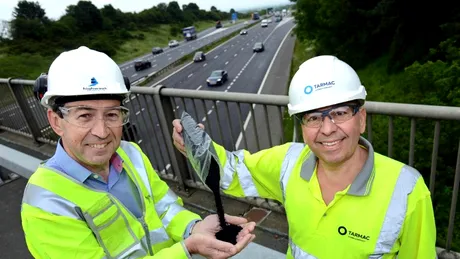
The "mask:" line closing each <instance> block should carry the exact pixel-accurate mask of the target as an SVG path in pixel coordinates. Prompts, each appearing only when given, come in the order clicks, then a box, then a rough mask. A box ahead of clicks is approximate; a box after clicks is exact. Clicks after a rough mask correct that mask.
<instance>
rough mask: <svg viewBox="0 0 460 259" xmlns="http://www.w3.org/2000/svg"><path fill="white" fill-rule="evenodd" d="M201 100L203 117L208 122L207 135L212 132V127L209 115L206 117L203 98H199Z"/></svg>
mask: <svg viewBox="0 0 460 259" xmlns="http://www.w3.org/2000/svg"><path fill="white" fill-rule="evenodd" d="M199 100H200V101H201V105H202V106H203V110H204V118H206V121H207V122H208V123H207V124H208V127H209V128H208V132H209V135H211V134H212V127H211V124H212V123H211V122H210V121H209V117H208V112H207V109H206V104H205V102H204V100H203V99H199Z"/></svg>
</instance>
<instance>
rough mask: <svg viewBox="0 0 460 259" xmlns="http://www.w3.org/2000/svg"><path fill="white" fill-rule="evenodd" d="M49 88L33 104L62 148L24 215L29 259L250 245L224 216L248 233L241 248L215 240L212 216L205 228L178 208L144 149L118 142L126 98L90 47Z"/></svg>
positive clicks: (38, 179) (180, 253)
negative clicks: (41, 107)
mask: <svg viewBox="0 0 460 259" xmlns="http://www.w3.org/2000/svg"><path fill="white" fill-rule="evenodd" d="M41 81H44V80H41ZM47 83H48V86H47V90H46V93H45V94H44V96H43V95H41V94H38V95H37V97H38V98H39V99H40V98H41V103H42V104H43V105H44V106H45V107H47V108H48V110H47V116H48V121H49V124H50V126H51V127H52V128H53V130H54V131H55V132H56V134H57V135H59V136H60V140H59V143H58V145H57V148H56V152H55V154H54V155H53V157H51V158H50V159H49V160H47V161H45V162H44V163H43V164H41V165H40V166H39V168H38V169H37V171H36V172H35V173H34V174H33V175H32V176H31V177H30V179H29V181H28V183H27V186H26V189H25V192H24V197H23V202H22V210H21V217H22V226H23V230H24V233H25V239H26V242H27V246H28V248H29V250H30V252H31V254H32V255H33V256H34V257H35V258H98V259H101V258H152V259H153V258H158V259H160V258H161V259H163V258H184V259H185V258H191V255H192V254H202V255H204V256H207V257H210V258H222V259H223V258H228V257H230V256H232V255H234V254H236V253H238V252H239V251H241V249H243V248H244V247H245V246H246V245H247V244H248V242H250V241H251V240H252V239H253V238H254V235H252V234H251V232H252V231H253V229H254V225H255V223H253V222H252V223H247V221H246V220H245V219H244V218H240V217H232V216H228V217H227V218H226V219H227V221H228V222H229V223H232V224H238V225H242V226H243V227H244V228H243V230H241V231H240V233H239V234H238V237H237V240H238V242H237V243H236V245H233V244H231V243H228V242H222V241H219V240H217V239H216V238H215V233H216V232H218V231H219V230H220V229H219V222H218V219H217V216H216V215H210V216H208V217H206V218H205V219H203V220H201V218H200V216H199V215H197V214H195V213H192V212H190V211H188V210H186V209H184V208H183V202H182V200H181V198H179V197H178V196H176V195H175V194H174V193H173V191H172V190H170V189H169V187H168V185H167V184H166V183H165V182H164V181H162V180H161V179H160V178H159V176H158V175H157V173H156V172H155V170H154V169H153V167H152V165H151V164H150V161H149V159H148V157H147V156H146V155H145V154H144V153H143V152H142V150H141V148H140V147H139V146H138V145H137V144H135V143H131V142H126V141H121V136H122V126H123V125H124V124H126V123H127V122H128V118H129V110H128V109H127V108H126V107H124V106H123V100H124V99H125V98H127V97H128V94H129V89H128V88H127V85H126V82H125V79H124V77H123V75H122V73H121V71H120V68H119V67H118V65H117V64H116V63H115V62H114V61H113V60H112V59H110V58H109V57H108V56H107V55H105V54H104V53H101V52H98V51H95V50H91V49H89V48H87V47H80V48H78V49H75V50H71V51H67V52H63V53H62V54H61V55H59V56H58V57H57V58H56V59H55V60H54V61H53V63H52V64H51V67H50V69H49V73H48V75H47ZM128 87H129V86H128ZM37 89H42V88H40V87H37Z"/></svg>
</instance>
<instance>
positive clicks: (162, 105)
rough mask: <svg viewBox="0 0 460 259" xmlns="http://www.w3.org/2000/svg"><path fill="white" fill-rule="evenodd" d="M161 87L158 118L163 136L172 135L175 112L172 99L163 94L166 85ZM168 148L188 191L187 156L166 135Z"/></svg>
mask: <svg viewBox="0 0 460 259" xmlns="http://www.w3.org/2000/svg"><path fill="white" fill-rule="evenodd" d="M157 87H158V88H160V89H159V91H158V92H159V94H158V95H154V96H153V98H154V101H155V107H156V108H157V109H156V111H157V114H158V120H159V122H160V127H161V130H162V131H163V136H168V135H170V132H172V124H171V121H173V120H174V112H173V110H172V106H171V100H170V99H169V98H168V97H162V96H161V88H163V87H164V86H161V85H160V86H157ZM165 143H166V148H167V150H168V153H169V157H170V158H171V165H172V168H173V171H174V172H176V176H177V178H178V181H179V185H180V186H179V188H181V189H182V190H184V191H187V186H186V185H185V180H186V179H187V175H188V174H187V173H188V171H187V165H186V161H185V158H184V157H183V156H182V154H181V153H180V152H179V151H178V150H177V149H176V148H174V145H173V143H172V140H171V138H167V137H165Z"/></svg>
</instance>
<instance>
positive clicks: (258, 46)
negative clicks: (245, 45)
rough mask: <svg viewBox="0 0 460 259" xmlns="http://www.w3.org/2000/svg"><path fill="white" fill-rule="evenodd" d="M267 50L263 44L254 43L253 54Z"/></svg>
mask: <svg viewBox="0 0 460 259" xmlns="http://www.w3.org/2000/svg"><path fill="white" fill-rule="evenodd" d="M264 50H265V46H264V43H263V42H260V41H259V42H256V43H254V47H253V48H252V52H262V51H264Z"/></svg>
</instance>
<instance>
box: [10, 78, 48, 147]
mask: <svg viewBox="0 0 460 259" xmlns="http://www.w3.org/2000/svg"><path fill="white" fill-rule="evenodd" d="M11 80H13V79H12V78H8V82H7V85H8V88H9V89H10V91H11V93H12V94H13V98H14V100H15V101H16V103H17V104H18V105H19V108H20V109H19V110H20V112H21V114H22V116H23V117H24V119H25V123H26V125H27V127H28V128H29V131H30V133H31V134H32V138H33V139H34V142H35V144H39V143H40V142H39V141H38V138H40V137H42V135H41V131H40V128H39V127H38V124H37V121H36V120H35V117H34V116H33V114H32V112H31V111H30V107H29V106H28V100H27V99H28V98H32V97H26V96H25V95H24V94H22V92H21V91H23V90H24V86H22V87H20V86H15V87H13V86H12V85H11Z"/></svg>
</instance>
